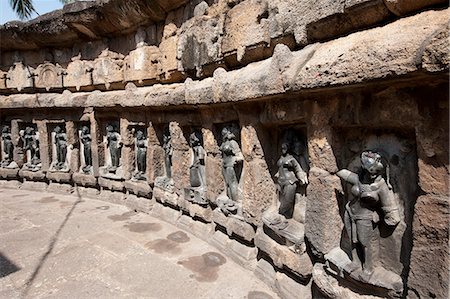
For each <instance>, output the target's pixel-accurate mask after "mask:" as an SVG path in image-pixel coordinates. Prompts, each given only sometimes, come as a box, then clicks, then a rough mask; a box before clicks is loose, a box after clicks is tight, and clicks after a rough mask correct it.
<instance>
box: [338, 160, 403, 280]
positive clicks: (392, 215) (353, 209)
mask: <svg viewBox="0 0 450 299" xmlns="http://www.w3.org/2000/svg"><path fill="white" fill-rule="evenodd" d="M337 176H339V177H340V178H341V179H343V180H344V181H346V182H348V183H350V184H351V185H352V188H351V193H352V196H353V198H352V200H350V201H349V202H348V203H347V204H346V206H345V214H344V215H345V218H344V223H345V228H346V230H347V233H348V236H349V237H350V240H351V244H352V254H351V259H352V267H351V270H350V271H352V270H357V269H361V268H362V269H363V272H364V274H366V275H368V276H370V275H371V274H372V272H373V267H374V265H373V250H372V248H371V240H372V237H373V232H374V229H376V226H377V224H378V222H379V221H380V215H381V216H383V215H384V222H385V223H386V224H387V225H391V226H394V225H396V224H398V223H399V222H400V215H399V213H398V207H397V205H396V202H395V200H394V195H393V193H392V191H391V189H392V187H391V185H390V182H389V166H388V164H387V162H386V160H385V159H383V157H382V156H381V154H380V153H378V152H375V151H364V152H362V153H361V169H360V172H359V173H354V172H352V171H350V170H347V169H342V170H340V171H339V172H338V173H337ZM379 207H381V211H380V210H379Z"/></svg>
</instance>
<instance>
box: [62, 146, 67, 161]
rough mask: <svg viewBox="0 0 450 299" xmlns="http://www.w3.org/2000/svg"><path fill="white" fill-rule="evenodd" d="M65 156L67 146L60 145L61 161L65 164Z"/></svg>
mask: <svg viewBox="0 0 450 299" xmlns="http://www.w3.org/2000/svg"><path fill="white" fill-rule="evenodd" d="M66 158H67V146H61V163H62V164H65V163H66Z"/></svg>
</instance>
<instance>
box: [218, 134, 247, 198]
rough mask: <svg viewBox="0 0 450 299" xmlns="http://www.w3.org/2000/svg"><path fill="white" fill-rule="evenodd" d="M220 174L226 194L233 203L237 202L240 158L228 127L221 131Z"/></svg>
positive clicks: (237, 147)
mask: <svg viewBox="0 0 450 299" xmlns="http://www.w3.org/2000/svg"><path fill="white" fill-rule="evenodd" d="M220 151H221V152H222V174H223V177H224V179H225V185H226V193H227V196H228V198H229V199H231V200H232V201H233V202H236V201H238V196H239V194H238V191H239V188H238V187H239V186H238V185H239V177H238V176H239V168H240V167H241V166H242V162H243V161H244V157H243V156H242V152H241V149H240V148H239V144H238V143H237V141H236V136H235V135H234V133H233V132H232V129H231V128H230V127H225V128H223V129H222V145H221V146H220Z"/></svg>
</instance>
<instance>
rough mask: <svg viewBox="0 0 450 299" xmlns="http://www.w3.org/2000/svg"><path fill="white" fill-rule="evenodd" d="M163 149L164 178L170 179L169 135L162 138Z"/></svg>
mask: <svg viewBox="0 0 450 299" xmlns="http://www.w3.org/2000/svg"><path fill="white" fill-rule="evenodd" d="M163 149H164V164H165V168H166V177H167V178H171V177H172V155H173V148H172V138H171V136H170V133H166V134H164V136H163Z"/></svg>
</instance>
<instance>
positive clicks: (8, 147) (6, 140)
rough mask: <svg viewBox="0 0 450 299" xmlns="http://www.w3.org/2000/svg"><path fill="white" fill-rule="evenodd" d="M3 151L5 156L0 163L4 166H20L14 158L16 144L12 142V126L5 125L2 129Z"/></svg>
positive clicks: (0, 165)
mask: <svg viewBox="0 0 450 299" xmlns="http://www.w3.org/2000/svg"><path fill="white" fill-rule="evenodd" d="M2 152H3V157H2V161H1V163H0V167H2V168H11V169H12V168H18V165H17V163H16V162H14V160H13V157H14V156H13V155H14V144H13V142H12V136H11V128H10V127H9V126H4V127H3V129H2Z"/></svg>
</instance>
